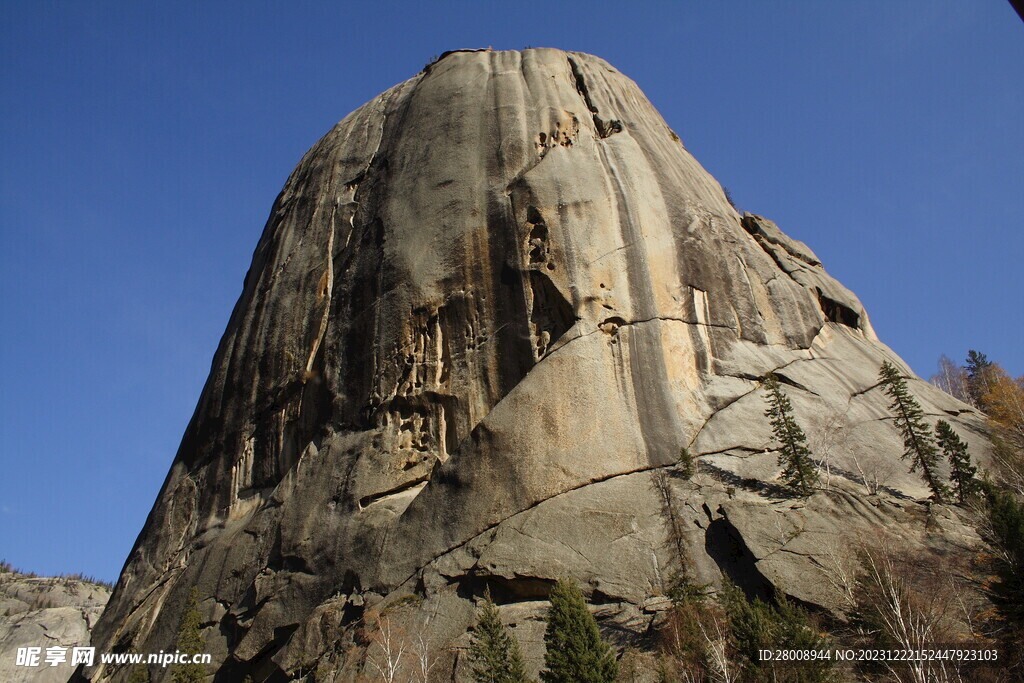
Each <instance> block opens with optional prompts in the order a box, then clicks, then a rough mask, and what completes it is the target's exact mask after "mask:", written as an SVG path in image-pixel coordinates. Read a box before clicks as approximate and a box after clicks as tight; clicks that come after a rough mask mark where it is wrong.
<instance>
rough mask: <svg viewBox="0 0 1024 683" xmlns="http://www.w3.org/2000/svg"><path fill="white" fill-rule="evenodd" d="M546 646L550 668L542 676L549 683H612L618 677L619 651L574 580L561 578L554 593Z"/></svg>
mask: <svg viewBox="0 0 1024 683" xmlns="http://www.w3.org/2000/svg"><path fill="white" fill-rule="evenodd" d="M544 643H545V645H547V652H546V653H545V654H544V664H545V666H546V667H547V668H546V669H545V670H544V671H541V673H540V677H541V679H542V680H544V681H546V682H547V683H578V682H580V681H586V683H612V682H613V681H614V680H615V679H616V677H617V676H618V671H619V664H618V662H617V661H615V651H614V650H612V648H611V646H610V645H609V644H608V643H606V642H605V641H604V640H603V639H602V638H601V632H600V631H599V630H598V628H597V621H596V620H595V619H594V616H593V615H592V614H591V613H590V611H589V610H587V603H586V602H584V601H583V594H582V593H581V592H580V588H579V586H578V585H577V584H576V581H575V580H573V579H559V581H558V583H556V584H555V587H554V588H553V589H552V590H551V609H550V610H549V611H548V628H547V632H546V633H545V634H544Z"/></svg>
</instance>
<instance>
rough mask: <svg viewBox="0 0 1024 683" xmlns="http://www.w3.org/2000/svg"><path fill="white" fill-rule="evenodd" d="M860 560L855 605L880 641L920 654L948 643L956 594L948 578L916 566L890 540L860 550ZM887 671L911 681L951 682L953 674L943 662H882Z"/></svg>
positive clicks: (919, 564)
mask: <svg viewBox="0 0 1024 683" xmlns="http://www.w3.org/2000/svg"><path fill="white" fill-rule="evenodd" d="M860 560H861V563H862V566H863V571H864V573H863V575H862V576H861V578H860V581H859V583H858V606H859V609H860V610H861V613H862V616H863V617H864V618H865V620H866V622H867V623H873V624H874V625H875V626H876V627H877V629H878V634H877V635H878V636H880V637H881V638H882V640H883V641H887V642H892V643H894V644H895V646H896V647H897V648H900V649H905V650H921V649H925V648H927V647H928V646H929V644H930V643H936V642H943V641H948V640H950V639H951V638H950V635H951V633H950V630H949V624H950V622H952V621H953V617H952V614H951V612H952V610H953V609H954V603H953V596H954V595H955V594H956V590H955V589H954V586H953V585H952V581H951V578H952V577H951V576H950V575H949V574H942V573H939V572H935V571H932V570H934V569H935V568H934V567H926V566H925V563H922V562H920V561H918V562H914V561H913V560H912V559H910V558H909V557H908V556H907V555H906V554H905V553H898V552H896V551H895V550H894V547H893V545H892V543H891V542H882V543H880V544H875V545H873V546H870V547H868V546H864V547H862V549H861V552H860ZM886 667H887V668H888V669H889V671H890V673H892V675H893V676H895V677H897V679H900V680H902V679H903V677H904V676H909V680H912V681H914V682H915V683H928V682H929V681H936V680H940V681H944V680H950V677H951V675H952V674H954V673H955V672H953V671H948V670H947V669H948V668H949V667H948V665H947V663H946V662H945V661H943V660H931V661H929V660H915V661H907V662H903V663H901V664H899V665H897V664H895V663H893V664H892V665H890V664H889V663H886ZM901 674H902V675H901Z"/></svg>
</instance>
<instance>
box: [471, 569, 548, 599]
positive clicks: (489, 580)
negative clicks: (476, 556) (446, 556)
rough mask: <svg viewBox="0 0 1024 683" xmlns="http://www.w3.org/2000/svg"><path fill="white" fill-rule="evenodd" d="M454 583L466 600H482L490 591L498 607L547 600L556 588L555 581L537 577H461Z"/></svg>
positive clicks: (484, 575) (485, 575) (473, 575)
mask: <svg viewBox="0 0 1024 683" xmlns="http://www.w3.org/2000/svg"><path fill="white" fill-rule="evenodd" d="M453 583H455V584H456V592H457V593H458V595H459V597H461V598H465V599H466V600H473V599H475V598H482V597H483V596H484V595H485V594H486V593H487V591H488V590H490V592H491V600H493V601H494V603H495V604H497V605H508V604H511V603H514V602H530V601H533V600H547V599H548V596H549V595H550V594H551V589H552V588H554V586H555V581H554V579H544V578H540V577H536V576H516V577H514V578H511V579H509V578H505V577H504V576H495V575H493V574H469V575H466V576H460V577H459V578H458V579H456V580H455V581H454V582H453Z"/></svg>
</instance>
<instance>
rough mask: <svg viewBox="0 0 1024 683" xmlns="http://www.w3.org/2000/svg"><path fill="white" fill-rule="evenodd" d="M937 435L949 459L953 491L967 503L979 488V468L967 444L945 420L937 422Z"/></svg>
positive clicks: (944, 453) (940, 446) (940, 445)
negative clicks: (974, 463) (977, 476)
mask: <svg viewBox="0 0 1024 683" xmlns="http://www.w3.org/2000/svg"><path fill="white" fill-rule="evenodd" d="M935 435H936V436H937V437H938V442H939V448H941V449H942V453H943V455H945V456H946V459H947V460H949V470H950V472H949V479H950V481H951V482H952V483H953V493H954V494H956V499H957V500H958V501H960V502H961V503H966V502H967V499H968V498H970V497H971V496H972V495H973V494H974V493H975V492H976V491H977V490H978V480H977V479H975V477H974V475H976V474H977V473H978V468H977V467H975V466H974V465H973V464H971V455H970V453H968V452H967V444H966V443H964V442H963V441H962V440H961V439H960V437H959V435H957V433H956V432H955V431H953V428H952V427H951V426H950V425H949V423H948V422H946V421H945V420H939V421H938V422H936V423H935Z"/></svg>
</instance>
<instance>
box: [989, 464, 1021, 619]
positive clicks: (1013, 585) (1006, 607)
mask: <svg viewBox="0 0 1024 683" xmlns="http://www.w3.org/2000/svg"><path fill="white" fill-rule="evenodd" d="M981 487H982V490H983V492H984V494H985V502H986V503H987V510H986V512H987V514H988V521H989V529H990V530H991V533H992V537H993V538H992V539H991V540H992V543H993V545H995V547H996V549H997V550H998V551H999V552H998V555H997V560H996V573H997V575H998V577H999V580H998V581H997V582H996V583H995V584H994V585H993V586H992V593H993V598H994V602H995V603H996V605H997V607H998V608H999V611H1000V613H1001V614H1002V615H1003V617H1004V618H1005V619H1006V620H1007V621H1009V622H1010V623H1011V624H1013V625H1014V627H1015V630H1017V631H1021V632H1024V502H1022V501H1021V500H1020V499H1019V498H1018V497H1017V496H1015V495H1014V494H1013V493H1012V492H1011V491H1007V490H1005V489H1001V488H999V487H997V486H996V485H995V484H993V483H991V482H989V481H985V482H983V483H982V484H981Z"/></svg>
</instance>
